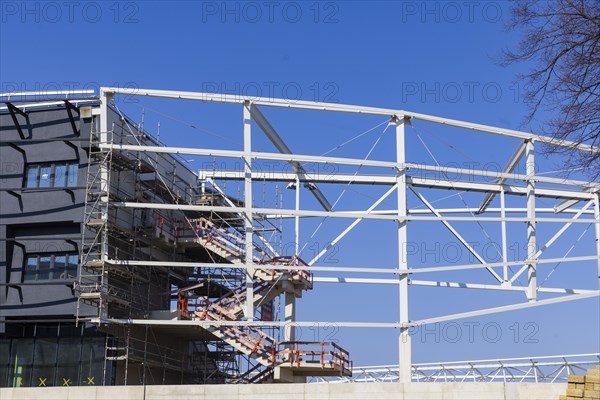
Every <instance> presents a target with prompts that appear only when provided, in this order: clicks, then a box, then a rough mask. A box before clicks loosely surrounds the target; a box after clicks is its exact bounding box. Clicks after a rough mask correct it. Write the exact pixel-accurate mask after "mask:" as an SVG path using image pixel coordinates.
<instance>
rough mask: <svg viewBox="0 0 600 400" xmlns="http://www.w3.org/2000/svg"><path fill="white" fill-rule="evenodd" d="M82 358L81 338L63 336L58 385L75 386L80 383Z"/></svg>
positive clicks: (57, 369) (57, 376)
mask: <svg viewBox="0 0 600 400" xmlns="http://www.w3.org/2000/svg"><path fill="white" fill-rule="evenodd" d="M80 359H81V338H79V337H77V338H61V339H60V340H59V346H58V366H57V368H56V384H57V385H56V386H67V385H68V386H73V385H78V384H79V366H80Z"/></svg>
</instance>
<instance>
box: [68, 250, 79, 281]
mask: <svg viewBox="0 0 600 400" xmlns="http://www.w3.org/2000/svg"><path fill="white" fill-rule="evenodd" d="M78 267H79V255H77V254H71V255H70V256H69V263H68V264H67V276H66V277H67V279H70V278H75V277H76V276H77V268H78Z"/></svg>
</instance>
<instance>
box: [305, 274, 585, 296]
mask: <svg viewBox="0 0 600 400" xmlns="http://www.w3.org/2000/svg"><path fill="white" fill-rule="evenodd" d="M315 279H316V278H315ZM321 279H322V278H321ZM342 279H343V278H342ZM378 283H380V282H378ZM409 285H415V286H431V287H444V288H455V289H481V290H505V291H513V292H526V291H527V290H528V287H527V286H506V285H486V284H480V283H464V282H443V281H423V280H414V279H411V280H410V281H409ZM538 292H540V293H559V294H581V293H593V292H595V291H594V290H588V289H571V288H540V289H539V290H538Z"/></svg>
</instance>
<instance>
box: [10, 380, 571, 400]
mask: <svg viewBox="0 0 600 400" xmlns="http://www.w3.org/2000/svg"><path fill="white" fill-rule="evenodd" d="M566 390H567V384H566V383H410V384H401V383H333V384H330V383H314V384H301V383H290V384H262V385H172V386H161V385H156V386H146V387H143V386H104V387H102V386H92V387H90V386H79V387H47V388H1V389H0V399H2V400H31V399H44V400H54V399H56V400H117V399H118V400H137V399H146V400H171V399H177V400H192V399H193V400H209V399H210V400H213V399H219V400H226V399H231V400H241V399H244V400H252V399H256V400H259V399H260V400H265V399H267V400H268V399H273V400H275V399H277V400H279V399H282V398H285V399H286V400H304V399H311V400H312V399H340V400H351V399H357V400H358V399H361V400H362V399H377V400H379V399H396V400H408V399H414V400H417V399H456V400H468V399H477V400H481V399H485V400H521V399H522V400H557V399H558V397H559V395H561V394H564V393H565V391H566Z"/></svg>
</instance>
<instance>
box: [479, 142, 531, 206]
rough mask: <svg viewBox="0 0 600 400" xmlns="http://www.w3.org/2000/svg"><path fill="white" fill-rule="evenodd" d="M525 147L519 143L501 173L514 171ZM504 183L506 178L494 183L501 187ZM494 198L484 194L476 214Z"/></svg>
mask: <svg viewBox="0 0 600 400" xmlns="http://www.w3.org/2000/svg"><path fill="white" fill-rule="evenodd" d="M525 147H526V146H525V142H521V143H519V146H518V147H517V149H516V150H515V152H514V153H513V155H512V156H511V157H510V159H509V160H508V163H507V164H506V166H505V167H504V169H503V170H502V173H505V174H510V173H512V172H513V171H514V169H515V168H516V167H517V165H518V164H519V161H521V158H523V156H524V155H525ZM504 182H506V178H498V180H497V181H496V183H497V184H499V185H502V184H503V183H504ZM494 196H496V193H495V192H489V193H488V194H486V195H485V197H484V198H483V201H482V202H481V204H480V205H479V210H478V211H477V213H482V212H484V211H485V209H486V208H487V207H488V206H489V205H490V203H491V202H492V200H493V199H494Z"/></svg>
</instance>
